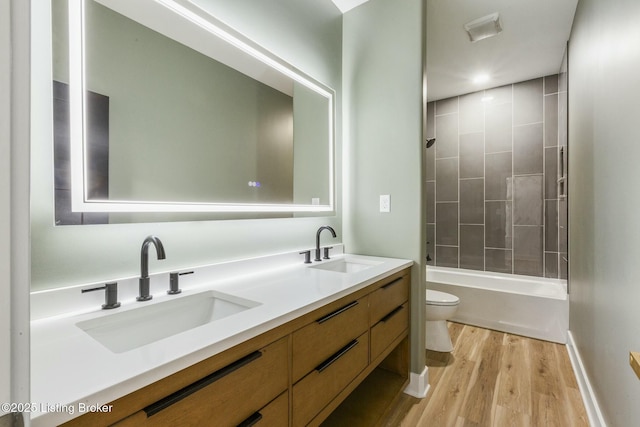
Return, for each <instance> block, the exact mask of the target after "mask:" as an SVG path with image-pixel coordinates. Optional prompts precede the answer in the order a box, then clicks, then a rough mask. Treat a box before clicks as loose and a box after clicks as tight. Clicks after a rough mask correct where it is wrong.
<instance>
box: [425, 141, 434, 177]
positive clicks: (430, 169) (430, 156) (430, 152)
mask: <svg viewBox="0 0 640 427" xmlns="http://www.w3.org/2000/svg"><path fill="white" fill-rule="evenodd" d="M424 156H425V162H426V165H425V166H426V168H427V170H426V178H427V181H432V180H434V179H436V147H435V146H433V145H432V146H431V148H427V149H425V150H424Z"/></svg>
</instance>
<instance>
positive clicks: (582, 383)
mask: <svg viewBox="0 0 640 427" xmlns="http://www.w3.org/2000/svg"><path fill="white" fill-rule="evenodd" d="M567 351H568V353H569V359H570V360H571V366H572V367H573V372H574V374H575V375H576V380H577V381H578V387H580V394H581V395H582V401H583V403H584V406H585V409H586V411H587V416H588V417H589V425H591V426H592V427H606V426H607V423H606V422H605V421H604V417H603V416H602V411H601V410H600V405H598V400H597V399H596V395H595V393H594V392H593V388H592V387H591V382H590V381H589V376H588V375H587V371H586V370H585V369H584V365H583V364H582V359H581V358H580V353H579V352H578V348H577V347H576V344H575V341H574V340H573V334H571V331H568V332H567Z"/></svg>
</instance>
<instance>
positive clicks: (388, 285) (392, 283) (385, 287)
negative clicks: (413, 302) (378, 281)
mask: <svg viewBox="0 0 640 427" xmlns="http://www.w3.org/2000/svg"><path fill="white" fill-rule="evenodd" d="M402 279H404V276H402V277H399V278H397V279H396V280H393V281H391V282H389V283H387V284H386V285H384V286H381V287H380V289H387V288H388V287H390V286H393V285H395V284H396V283H398V282H400V281H401V280H402Z"/></svg>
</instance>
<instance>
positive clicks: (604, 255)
mask: <svg viewBox="0 0 640 427" xmlns="http://www.w3.org/2000/svg"><path fill="white" fill-rule="evenodd" d="M638 17H640V2H638V1H637V0H610V1H606V2H604V1H601V0H580V2H579V3H578V9H577V12H576V17H575V21H574V27H573V30H572V34H571V39H570V43H569V176H570V181H569V185H570V187H569V251H570V252H569V253H570V260H569V261H570V267H569V280H570V283H571V293H570V301H571V309H570V312H571V319H570V329H571V331H572V334H573V336H574V339H575V341H576V344H577V348H578V350H579V352H580V354H581V356H582V359H583V362H584V365H585V369H586V371H587V374H588V376H589V378H590V380H591V383H592V386H593V388H594V391H595V394H596V397H597V399H598V402H599V404H600V406H601V409H602V411H603V415H604V417H605V420H606V422H607V423H608V424H609V425H612V426H631V425H638V423H640V405H638V396H640V380H638V378H637V377H636V376H635V374H634V373H633V371H632V370H631V368H630V367H629V362H628V357H629V351H630V350H633V351H638V349H640V310H639V309H638V306H639V301H640V281H639V278H640V268H639V267H638V266H639V265H640V264H639V262H638V260H640V244H639V239H638V237H639V236H640V221H639V220H638V216H639V212H640V191H638V183H640V168H639V167H638V161H639V159H640V126H638V119H639V118H640V79H639V78H638V73H639V70H640V48H639V46H640V25H638Z"/></svg>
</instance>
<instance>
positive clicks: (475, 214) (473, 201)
mask: <svg viewBox="0 0 640 427" xmlns="http://www.w3.org/2000/svg"><path fill="white" fill-rule="evenodd" d="M460 224H484V179H482V178H474V179H461V180H460Z"/></svg>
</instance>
